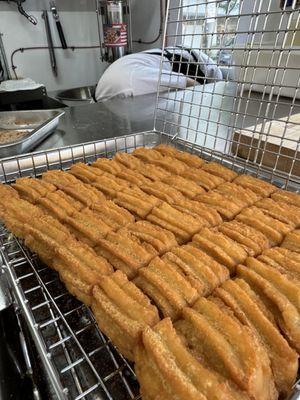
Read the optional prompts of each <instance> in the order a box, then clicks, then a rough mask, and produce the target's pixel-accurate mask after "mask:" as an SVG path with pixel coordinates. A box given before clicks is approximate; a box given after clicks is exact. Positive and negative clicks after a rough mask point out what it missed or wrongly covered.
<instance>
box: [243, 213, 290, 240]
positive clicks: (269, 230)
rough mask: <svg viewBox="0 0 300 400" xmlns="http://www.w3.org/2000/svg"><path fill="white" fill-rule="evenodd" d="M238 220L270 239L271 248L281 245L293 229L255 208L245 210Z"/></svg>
mask: <svg viewBox="0 0 300 400" xmlns="http://www.w3.org/2000/svg"><path fill="white" fill-rule="evenodd" d="M236 220H237V221H240V222H243V223H244V224H246V225H249V226H252V227H253V228H255V229H256V230H258V231H260V232H261V233H263V234H264V235H265V236H266V237H267V238H268V240H269V245H270V247H273V246H276V245H278V244H279V243H281V242H282V240H283V239H284V236H285V235H286V234H288V233H289V232H290V231H291V230H292V229H293V227H292V226H291V225H289V224H285V223H283V222H281V221H279V220H277V219H275V218H272V217H270V216H269V215H266V214H265V213H264V212H263V211H262V210H261V209H260V208H257V207H255V206H252V207H249V208H245V209H244V210H243V211H242V212H241V213H240V214H238V215H237V217H236Z"/></svg>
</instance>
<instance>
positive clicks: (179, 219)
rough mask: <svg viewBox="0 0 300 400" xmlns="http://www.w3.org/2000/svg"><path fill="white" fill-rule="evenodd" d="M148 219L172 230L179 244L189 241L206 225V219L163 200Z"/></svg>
mask: <svg viewBox="0 0 300 400" xmlns="http://www.w3.org/2000/svg"><path fill="white" fill-rule="evenodd" d="M146 219H147V220H148V221H150V222H152V223H153V224H156V225H159V226H161V227H162V228H164V229H167V230H169V231H171V232H172V233H173V234H174V235H175V237H176V240H177V242H178V243H179V244H183V243H186V242H188V241H189V240H190V239H191V238H192V236H193V235H194V234H195V233H197V232H199V231H200V229H201V228H202V227H203V226H205V225H206V222H205V221H204V220H201V221H200V220H199V219H198V218H195V217H193V216H192V215H190V214H187V213H185V212H182V211H179V210H177V209H176V208H174V207H172V206H170V205H169V204H167V203H165V202H163V203H161V204H160V205H159V206H156V207H154V208H153V209H152V211H151V213H150V214H149V215H148V216H147V217H146Z"/></svg>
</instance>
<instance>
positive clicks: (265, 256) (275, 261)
mask: <svg viewBox="0 0 300 400" xmlns="http://www.w3.org/2000/svg"><path fill="white" fill-rule="evenodd" d="M258 260H260V261H262V262H264V263H265V264H269V265H270V266H272V267H273V268H276V269H278V271H280V272H281V273H282V274H287V275H289V277H291V278H292V279H296V280H298V281H300V254H299V253H296V252H294V251H291V250H288V249H285V248H283V247H273V248H272V249H267V250H265V251H264V252H263V253H262V254H261V255H260V256H259V257H258Z"/></svg>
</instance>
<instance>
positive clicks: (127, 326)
mask: <svg viewBox="0 0 300 400" xmlns="http://www.w3.org/2000/svg"><path fill="white" fill-rule="evenodd" d="M92 310H93V313H94V315H95V318H96V320H97V322H98V324H99V327H100V329H102V330H103V332H104V333H105V334H106V335H107V336H109V338H110V339H111V340H112V341H113V343H114V344H115V345H116V346H117V347H118V349H119V350H120V352H121V353H122V354H123V355H124V356H125V357H127V358H128V359H129V360H133V350H134V347H135V346H136V345H137V343H138V342H139V339H140V336H141V334H142V331H143V329H144V328H145V327H147V326H153V325H155V324H156V323H157V322H158V321H159V316H158V312H157V309H156V308H155V306H153V305H152V304H151V303H150V300H149V299H148V298H147V297H146V296H145V295H144V294H143V293H142V292H141V291H140V290H139V289H138V288H137V287H136V286H135V285H134V283H132V282H129V281H128V280H127V277H126V275H124V274H123V273H122V272H121V271H116V272H115V273H113V274H112V275H110V276H107V277H102V278H101V279H100V281H99V283H98V285H97V286H95V287H94V289H93V299H92Z"/></svg>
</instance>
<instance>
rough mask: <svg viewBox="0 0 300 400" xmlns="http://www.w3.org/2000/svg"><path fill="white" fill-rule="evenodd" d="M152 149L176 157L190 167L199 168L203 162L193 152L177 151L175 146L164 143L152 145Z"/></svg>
mask: <svg viewBox="0 0 300 400" xmlns="http://www.w3.org/2000/svg"><path fill="white" fill-rule="evenodd" d="M154 150H156V151H159V152H160V153H161V154H162V155H164V156H169V157H173V158H177V160H179V161H182V162H184V163H185V164H187V166H189V167H192V168H201V167H202V166H203V165H204V163H205V161H204V160H202V158H200V157H198V156H197V155H195V154H191V153H188V152H185V151H179V150H177V149H176V148H175V147H173V146H168V145H166V144H159V145H158V146H155V147H154Z"/></svg>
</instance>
